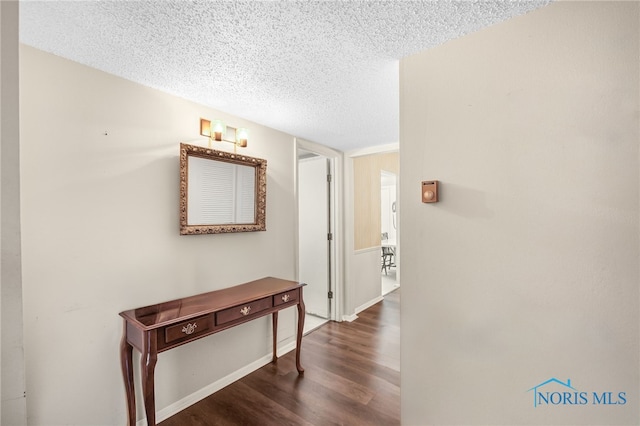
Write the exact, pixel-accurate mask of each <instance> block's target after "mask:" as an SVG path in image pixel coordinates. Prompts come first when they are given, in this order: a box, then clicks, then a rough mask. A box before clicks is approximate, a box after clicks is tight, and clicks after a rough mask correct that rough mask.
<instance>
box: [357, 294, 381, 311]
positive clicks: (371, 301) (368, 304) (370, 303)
mask: <svg viewBox="0 0 640 426" xmlns="http://www.w3.org/2000/svg"><path fill="white" fill-rule="evenodd" d="M383 300H384V297H382V296H378V297H376V298H375V299H371V300H369V301H368V302H367V303H365V304H363V305H360V306H358V307H357V308H356V309H355V313H356V314H358V313H360V312H362V311H364V310H365V309H367V308H370V307H372V306H373V305H375V304H376V303H378V302H381V301H383Z"/></svg>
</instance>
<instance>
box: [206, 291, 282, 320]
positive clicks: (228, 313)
mask: <svg viewBox="0 0 640 426" xmlns="http://www.w3.org/2000/svg"><path fill="white" fill-rule="evenodd" d="M271 306H272V305H271V298H270V297H265V298H264V299H258V300H255V301H253V302H251V303H246V304H244V305H238V306H234V307H233V308H229V309H225V310H224V311H220V312H217V313H216V325H222V324H226V323H228V322H232V321H235V320H238V319H241V318H246V317H253V316H256V314H258V313H260V312H262V311H264V310H267V309H269V308H270V307H271Z"/></svg>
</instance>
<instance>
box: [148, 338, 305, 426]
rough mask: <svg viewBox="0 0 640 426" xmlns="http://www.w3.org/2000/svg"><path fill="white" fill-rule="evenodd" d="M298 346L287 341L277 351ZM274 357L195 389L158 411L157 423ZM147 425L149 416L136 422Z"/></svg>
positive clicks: (251, 371)
mask: <svg viewBox="0 0 640 426" xmlns="http://www.w3.org/2000/svg"><path fill="white" fill-rule="evenodd" d="M295 348H296V342H295V341H294V342H290V343H287V344H286V345H284V346H282V347H281V348H279V350H278V351H277V353H278V354H279V355H278V357H281V356H282V355H284V354H286V353H288V352H291V351H292V350H294V349H295ZM272 358H273V354H268V355H265V356H263V357H262V358H260V359H258V360H256V361H254V362H252V363H251V364H248V365H245V366H244V367H242V368H240V369H239V370H236V371H234V372H232V373H231V374H229V375H227V376H225V377H223V378H221V379H220V380H217V381H215V382H213V383H211V384H209V385H207V386H205V387H203V388H202V389H199V390H197V391H195V392H194V393H192V394H191V395H187V396H186V397H184V398H182V399H181V400H179V401H176V402H174V403H173V404H170V405H168V406H166V407H164V408H163V409H162V410H160V411H158V412H157V413H156V423H160V422H161V421H164V420H166V419H168V418H169V417H171V416H173V415H174V414H177V413H179V412H180V411H182V410H184V409H185V408H187V407H190V406H191V405H193V404H195V403H196V402H198V401H201V400H203V399H204V398H206V397H208V396H209V395H212V394H214V393H216V392H218V391H219V390H220V389H222V388H224V387H225V386H228V385H230V384H231V383H233V382H235V381H237V380H239V379H241V378H243V377H244V376H246V375H248V374H250V373H253V372H254V371H256V370H258V369H259V368H262V367H264V366H265V365H267V364H269V363H270V362H271V360H272ZM146 425H147V418H146V417H143V418H142V419H140V420H138V421H137V422H136V426H146Z"/></svg>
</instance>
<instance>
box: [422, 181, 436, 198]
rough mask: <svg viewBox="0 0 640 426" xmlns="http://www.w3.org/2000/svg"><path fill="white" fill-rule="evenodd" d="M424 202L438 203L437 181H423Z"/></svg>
mask: <svg viewBox="0 0 640 426" xmlns="http://www.w3.org/2000/svg"><path fill="white" fill-rule="evenodd" d="M422 202H423V203H437V202H438V181H437V180H424V181H422Z"/></svg>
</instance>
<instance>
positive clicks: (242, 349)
mask: <svg viewBox="0 0 640 426" xmlns="http://www.w3.org/2000/svg"><path fill="white" fill-rule="evenodd" d="M20 54H21V59H20V79H21V81H20V89H21V126H20V130H21V156H22V158H21V177H22V225H23V228H22V237H23V267H24V268H23V270H24V281H23V287H24V322H25V351H26V373H27V392H28V400H27V408H28V420H29V424H32V425H55V424H69V425H118V424H123V423H124V422H125V417H126V416H125V399H124V386H123V384H122V378H121V373H120V361H119V350H118V348H119V341H120V337H121V329H122V322H121V319H120V317H119V316H118V313H119V312H121V311H123V310H125V309H130V308H135V307H139V306H144V305H149V304H153V303H157V302H162V301H166V300H170V299H174V298H178V297H182V296H187V295H193V294H197V293H201V292H205V291H210V290H214V289H219V288H223V287H229V286H232V285H236V284H240V283H243V282H246V281H249V280H252V279H256V278H260V277H263V276H268V275H270V276H276V277H281V278H285V279H294V278H295V238H294V233H295V229H294V227H293V226H292V224H293V223H295V200H294V172H293V171H294V164H295V157H294V152H295V150H294V147H293V143H294V142H293V138H292V137H291V136H290V135H286V134H283V133H280V132H277V131H274V130H271V129H268V128H265V127H262V126H259V125H257V124H254V123H249V122H245V121H243V120H241V119H239V118H236V117H231V116H227V115H225V114H223V113H220V112H216V111H213V110H211V109H208V108H204V107H202V106H200V105H197V104H194V103H191V102H187V101H185V100H182V99H179V98H176V97H172V96H169V95H167V94H164V93H161V92H158V91H156V90H153V89H149V88H146V87H143V86H140V85H137V84H134V83H131V82H128V81H126V80H123V79H120V78H117V77H114V76H111V75H108V74H105V73H102V72H99V71H96V70H93V69H90V68H88V67H84V66H81V65H79V64H76V63H73V62H70V61H67V60H63V59H60V58H58V57H55V56H52V55H49V54H46V53H43V52H41V51H38V50H35V49H33V48H29V47H26V46H22V47H21V50H20ZM200 117H205V118H209V119H213V118H222V119H225V120H226V121H227V123H228V124H229V125H231V126H234V127H249V128H250V129H251V134H252V138H251V140H250V141H249V147H248V148H247V149H245V150H243V152H244V153H246V154H247V155H251V156H255V157H261V158H266V159H267V161H268V166H267V231H266V232H253V233H242V234H227V235H199V236H180V235H179V227H178V190H179V185H178V183H179V168H178V151H179V143H180V142H192V143H197V144H202V145H206V143H207V142H206V139H204V138H201V137H200V136H199V135H198V133H199V119H200ZM194 141H195V142H194ZM218 147H219V148H220V149H223V150H230V149H231V148H232V146H231V145H230V144H220V145H218ZM294 319H295V313H294V311H293V309H289V310H287V311H285V312H283V313H282V314H281V316H280V324H281V329H280V334H279V338H280V339H281V340H287V341H288V340H290V339H291V337H292V336H293V334H294V323H295V321H294ZM269 353H270V319H269V318H263V319H260V320H256V321H253V322H251V323H249V324H245V325H243V326H241V327H236V328H234V329H232V330H228V331H225V332H223V333H219V334H216V335H214V336H210V337H208V338H206V339H202V340H200V341H198V342H195V343H192V344H189V345H187V346H184V347H180V348H178V349H174V350H172V351H169V352H166V353H162V354H160V355H159V357H158V364H157V367H156V406H157V410H161V409H162V408H163V407H167V406H169V405H170V404H174V403H176V401H180V400H182V399H183V398H185V397H187V396H188V395H191V394H192V393H194V392H196V391H197V390H199V389H201V388H203V387H205V386H207V385H209V384H211V383H212V382H215V381H216V380H218V379H220V378H222V377H224V376H226V375H228V374H230V373H232V372H234V371H236V370H238V369H240V368H242V367H244V366H246V365H248V364H250V363H251V362H254V361H256V360H258V359H260V358H261V357H263V356H264V355H267V354H269ZM134 361H135V360H134ZM136 367H137V363H136ZM135 378H136V385H137V387H138V391H139V387H140V386H139V374H138V371H137V370H136V373H135ZM138 396H139V395H138ZM139 401H140V400H139ZM142 413H143V411H142V407H141V404H140V402H139V403H138V417H139V418H141V417H143V414H142Z"/></svg>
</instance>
